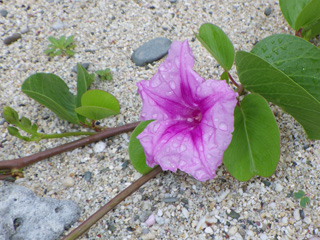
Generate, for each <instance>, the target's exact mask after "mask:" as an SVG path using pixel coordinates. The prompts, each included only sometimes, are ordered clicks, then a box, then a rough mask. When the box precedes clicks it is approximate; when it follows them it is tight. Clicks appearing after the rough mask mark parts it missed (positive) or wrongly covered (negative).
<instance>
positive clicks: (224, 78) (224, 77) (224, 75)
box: [220, 72, 229, 83]
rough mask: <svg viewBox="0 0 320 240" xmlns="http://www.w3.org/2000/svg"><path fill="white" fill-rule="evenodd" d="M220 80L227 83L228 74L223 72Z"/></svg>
mask: <svg viewBox="0 0 320 240" xmlns="http://www.w3.org/2000/svg"><path fill="white" fill-rule="evenodd" d="M220 79H221V80H226V81H227V83H229V75H228V72H223V73H222V74H221V77H220Z"/></svg>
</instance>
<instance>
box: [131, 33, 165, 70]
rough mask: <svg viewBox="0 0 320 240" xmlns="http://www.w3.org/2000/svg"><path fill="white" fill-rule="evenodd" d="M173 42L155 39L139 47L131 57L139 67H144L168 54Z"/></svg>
mask: <svg viewBox="0 0 320 240" xmlns="http://www.w3.org/2000/svg"><path fill="white" fill-rule="evenodd" d="M170 46H171V41H170V40H169V39H167V38H164V37H159V38H154V39H151V40H150V41H148V42H146V43H144V44H143V45H141V46H140V47H138V48H137V49H136V50H135V51H134V52H133V54H132V55H131V60H132V62H134V63H135V64H136V65H137V66H144V65H146V64H147V63H151V62H154V61H157V60H159V59H161V58H162V57H163V56H165V55H166V54H167V53H168V50H169V48H170Z"/></svg>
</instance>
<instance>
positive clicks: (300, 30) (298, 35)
mask: <svg viewBox="0 0 320 240" xmlns="http://www.w3.org/2000/svg"><path fill="white" fill-rule="evenodd" d="M301 32H302V28H300V29H299V30H298V31H296V32H295V35H296V36H297V37H300V38H302V35H301Z"/></svg>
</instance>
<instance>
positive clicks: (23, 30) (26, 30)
mask: <svg viewBox="0 0 320 240" xmlns="http://www.w3.org/2000/svg"><path fill="white" fill-rule="evenodd" d="M20 32H21V33H22V34H25V33H27V32H29V27H28V26H23V27H22V28H21V30H20Z"/></svg>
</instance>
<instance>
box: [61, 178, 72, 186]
mask: <svg viewBox="0 0 320 240" xmlns="http://www.w3.org/2000/svg"><path fill="white" fill-rule="evenodd" d="M62 185H63V186H65V187H73V186H74V180H73V178H72V177H66V178H65V179H63V180H62Z"/></svg>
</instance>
